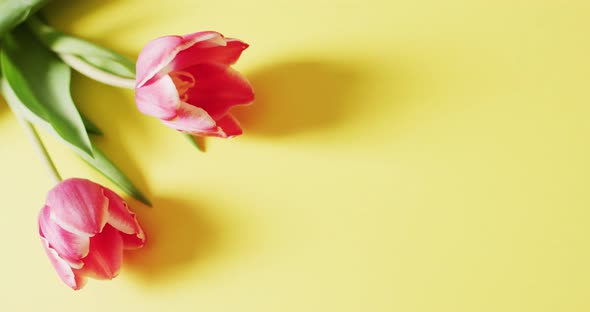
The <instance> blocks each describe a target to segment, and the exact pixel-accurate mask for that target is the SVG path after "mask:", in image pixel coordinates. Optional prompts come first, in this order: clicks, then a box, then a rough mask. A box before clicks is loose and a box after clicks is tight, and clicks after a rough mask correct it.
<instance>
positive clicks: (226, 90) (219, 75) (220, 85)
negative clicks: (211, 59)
mask: <svg viewBox="0 0 590 312" xmlns="http://www.w3.org/2000/svg"><path fill="white" fill-rule="evenodd" d="M185 71H186V72H189V73H190V74H191V75H192V76H193V77H194V78H195V86H194V87H193V88H191V89H189V90H188V91H187V95H188V99H187V102H188V103H190V104H192V105H195V106H197V107H200V108H202V109H204V110H205V111H206V112H207V113H208V114H209V115H210V116H211V117H212V118H213V119H215V120H218V119H220V118H221V117H223V116H224V115H225V114H226V113H227V111H228V110H229V109H230V108H231V107H232V106H234V105H245V104H250V103H251V102H252V101H254V91H253V90H252V86H250V83H249V82H248V80H246V78H244V77H243V76H242V75H241V74H240V73H239V72H237V71H236V70H234V69H232V68H231V67H228V66H225V65H222V64H198V65H195V66H192V67H190V68H188V69H186V70H185Z"/></svg>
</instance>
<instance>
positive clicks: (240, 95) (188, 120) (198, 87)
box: [135, 31, 254, 137]
mask: <svg viewBox="0 0 590 312" xmlns="http://www.w3.org/2000/svg"><path fill="white" fill-rule="evenodd" d="M246 48H248V44H246V43H244V42H242V41H240V40H237V39H230V38H225V37H223V35H221V34H219V33H217V32H213V31H204V32H197V33H193V34H188V35H185V36H165V37H160V38H158V39H155V40H153V41H151V42H149V43H148V44H147V45H146V46H145V47H144V48H143V50H142V51H141V53H140V54H139V58H138V60H137V80H136V85H135V101H136V103H137V107H138V108H139V110H140V111H141V112H142V113H144V114H147V115H151V116H154V117H157V118H159V119H160V120H161V121H162V122H163V123H164V124H165V125H167V126H169V127H171V128H174V129H176V130H178V131H182V132H185V133H190V134H194V135H201V136H217V137H232V136H236V135H239V134H241V133H242V129H241V127H240V125H239V124H238V122H237V121H236V119H235V118H234V117H233V116H232V115H231V114H230V113H229V112H228V111H229V109H230V108H231V107H232V106H234V105H243V104H249V103H251V102H252V101H253V100H254V92H253V91H252V87H251V86H250V83H248V81H247V80H246V79H245V78H244V77H243V76H242V75H240V73H238V72H237V71H235V70H234V69H232V68H231V67H230V66H231V65H232V64H234V63H235V62H236V61H237V60H238V58H239V57H240V55H241V54H242V51H244V50H245V49H246Z"/></svg>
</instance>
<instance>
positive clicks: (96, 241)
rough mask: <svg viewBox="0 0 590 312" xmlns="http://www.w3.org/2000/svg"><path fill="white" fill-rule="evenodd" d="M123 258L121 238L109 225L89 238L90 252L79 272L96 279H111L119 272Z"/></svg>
mask: <svg viewBox="0 0 590 312" xmlns="http://www.w3.org/2000/svg"><path fill="white" fill-rule="evenodd" d="M122 260H123V239H122V238H121V235H120V234H119V231H118V230H116V229H115V228H113V227H112V226H110V225H108V224H107V225H106V226H105V227H104V230H103V231H102V232H101V233H100V234H97V235H95V236H94V237H92V238H91V239H90V252H89V253H88V256H87V257H86V258H84V266H83V267H82V269H80V270H79V272H80V274H81V275H83V276H87V277H92V278H96V279H112V278H114V277H116V276H117V275H118V274H119V270H120V269H121V262H122Z"/></svg>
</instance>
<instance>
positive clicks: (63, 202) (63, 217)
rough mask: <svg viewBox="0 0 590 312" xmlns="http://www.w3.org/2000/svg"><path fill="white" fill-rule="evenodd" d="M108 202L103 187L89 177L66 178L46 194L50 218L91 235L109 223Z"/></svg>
mask: <svg viewBox="0 0 590 312" xmlns="http://www.w3.org/2000/svg"><path fill="white" fill-rule="evenodd" d="M108 204H109V201H108V199H107V198H106V197H105V196H104V195H103V193H102V187H101V186H100V185H98V184H96V183H94V182H92V181H89V180H86V179H78V178H73V179H67V180H64V181H62V182H61V183H59V184H58V185H56V186H55V187H54V188H53V189H51V190H50V191H49V194H47V206H49V207H50V214H49V218H50V219H51V221H53V222H55V223H57V225H59V226H60V227H61V228H63V229H64V230H66V231H68V232H71V233H74V234H76V235H82V236H83V235H86V236H92V235H94V234H96V233H99V232H100V231H101V230H102V228H103V227H104V225H105V224H106V223H107V217H108V211H107V207H108Z"/></svg>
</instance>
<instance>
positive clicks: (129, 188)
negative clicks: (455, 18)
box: [80, 145, 152, 206]
mask: <svg viewBox="0 0 590 312" xmlns="http://www.w3.org/2000/svg"><path fill="white" fill-rule="evenodd" d="M92 148H93V149H94V158H92V157H88V155H86V154H80V157H82V159H83V160H84V161H85V162H87V163H88V164H89V165H90V166H92V167H93V168H94V169H96V170H97V171H98V172H100V173H101V174H102V175H104V176H105V177H107V178H108V179H109V180H111V182H113V183H115V184H116V185H117V186H118V187H120V188H121V190H123V191H124V192H125V193H127V194H129V195H130V196H131V197H133V198H135V199H137V200H139V201H140V202H142V203H144V204H146V205H148V206H151V205H152V203H151V202H150V201H149V200H148V199H147V197H145V195H143V194H142V193H141V192H140V191H139V190H138V189H137V187H135V185H133V183H132V182H131V180H129V178H128V177H127V176H125V174H123V172H122V171H121V170H120V169H119V168H118V167H117V166H116V165H115V164H114V163H113V162H112V161H111V160H110V159H108V158H107V156H106V155H105V154H104V153H103V152H102V151H101V150H100V149H99V148H98V147H96V145H93V146H92Z"/></svg>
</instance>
